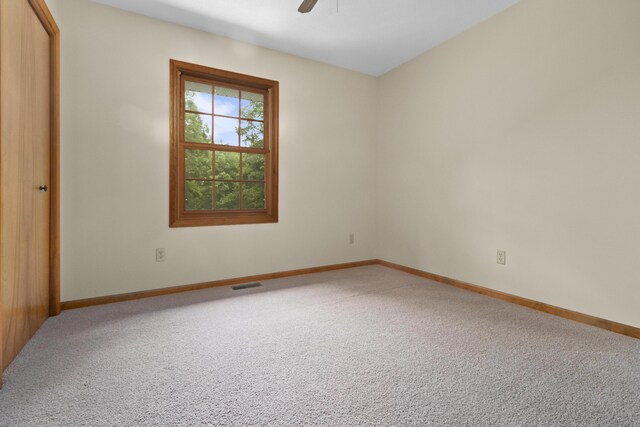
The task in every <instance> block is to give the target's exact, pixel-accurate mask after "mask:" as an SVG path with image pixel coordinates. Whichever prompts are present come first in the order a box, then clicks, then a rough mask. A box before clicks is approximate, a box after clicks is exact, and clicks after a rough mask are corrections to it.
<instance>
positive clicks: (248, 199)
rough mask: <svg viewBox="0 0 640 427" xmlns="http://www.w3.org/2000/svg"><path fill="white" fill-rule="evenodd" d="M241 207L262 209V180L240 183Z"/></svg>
mask: <svg viewBox="0 0 640 427" xmlns="http://www.w3.org/2000/svg"><path fill="white" fill-rule="evenodd" d="M242 208H243V209H264V182H244V183H242Z"/></svg>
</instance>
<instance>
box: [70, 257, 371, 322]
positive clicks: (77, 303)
mask: <svg viewBox="0 0 640 427" xmlns="http://www.w3.org/2000/svg"><path fill="white" fill-rule="evenodd" d="M375 264H378V260H375V259H373V260H367V261H357V262H347V263H344V264H332V265H324V266H321V267H312V268H301V269H298V270H288V271H280V272H277V273H267V274H258V275H255V276H246V277H237V278H232V279H223V280H215V281H212V282H204V283H195V284H192V285H182V286H173V287H170V288H160V289H151V290H148V291H140V292H131V293H127V294H118V295H107V296H103V297H96V298H86V299H79V300H73V301H64V302H62V303H61V308H62V310H73V309H76V308H83V307H91V306H94V305H102V304H111V303H114V302H122V301H131V300H136V299H142V298H150V297H157V296H161V295H170V294H177V293H180V292H189V291H197V290H201V289H208V288H216V287H220V286H230V285H239V284H241V283H250V282H259V281H262V280H270V279H280V278H282V277H290V276H300V275H303V274H311V273H321V272H323V271H333V270H343V269H346V268H354V267H362V266H365V265H375Z"/></svg>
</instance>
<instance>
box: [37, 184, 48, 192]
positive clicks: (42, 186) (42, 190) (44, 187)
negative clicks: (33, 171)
mask: <svg viewBox="0 0 640 427" xmlns="http://www.w3.org/2000/svg"><path fill="white" fill-rule="evenodd" d="M38 190H40V191H41V192H43V193H46V192H47V191H49V187H47V186H46V185H41V186H40V187H38Z"/></svg>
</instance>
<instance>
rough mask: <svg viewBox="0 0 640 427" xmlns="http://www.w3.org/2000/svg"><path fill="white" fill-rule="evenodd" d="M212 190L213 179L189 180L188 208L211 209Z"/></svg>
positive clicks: (193, 209) (194, 209)
mask: <svg viewBox="0 0 640 427" xmlns="http://www.w3.org/2000/svg"><path fill="white" fill-rule="evenodd" d="M212 190H213V183H212V182H211V181H187V197H186V202H187V203H186V205H187V210H188V211H202V210H211V208H212V199H213V196H212Z"/></svg>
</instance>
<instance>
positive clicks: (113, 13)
mask: <svg viewBox="0 0 640 427" xmlns="http://www.w3.org/2000/svg"><path fill="white" fill-rule="evenodd" d="M48 3H49V4H50V7H51V9H52V12H53V14H54V16H55V18H56V20H57V21H58V24H59V25H60V27H61V30H62V58H61V60H62V88H61V90H62V100H61V104H62V111H61V114H62V123H61V125H62V135H61V137H62V146H61V150H62V153H61V154H62V165H61V169H62V170H61V179H62V230H61V231H62V250H61V258H62V259H61V263H62V300H72V299H77V298H85V297H93V296H99V295H107V294H114V293H122V292H131V291H139V290H145V289H150V288H158V287H164V286H173V285H180V284H189V283H195V282H202V281H209V280H216V279H223V278H228V277H238V276H246V275H251V274H259V273H269V272H274V271H280V270H288V269H295V268H303V267H311V266H319V265H324V264H333V263H342V262H348V261H356V260H363V259H370V258H373V257H374V256H375V253H374V249H375V224H374V220H375V215H372V212H373V211H374V210H375V189H374V188H373V186H374V183H375V155H376V153H375V149H374V148H375V147H374V145H372V142H371V141H373V139H374V137H375V131H374V126H375V113H376V107H375V105H376V81H375V79H374V78H372V77H368V76H365V75H362V74H358V73H355V72H350V71H346V70H343V69H339V68H336V67H332V66H328V65H323V64H320V63H317V62H313V61H309V60H304V59H300V58H296V57H293V56H290V55H285V54H282V53H278V52H275V51H271V50H267V49H262V48H258V47H255V46H251V45H247V44H244V43H239V42H235V41H232V40H230V39H226V38H222V37H217V36H214V35H211V34H207V33H203V32H199V31H195V30H191V29H187V28H184V27H180V26H177V25H172V24H169V23H165V22H161V21H157V20H153V19H148V18H145V17H142V16H139V15H135V14H131V13H127V12H123V11H120V10H117V9H113V8H109V7H105V6H102V5H98V4H95V3H91V2H89V1H86V0H49V2H48ZM170 58H175V59H179V60H182V61H188V62H195V63H198V64H202V65H207V66H212V67H217V68H223V69H229V70H233V71H237V72H241V73H247V74H252V75H257V76H260V77H264V78H269V79H274V80H279V81H280V132H281V134H280V147H281V156H280V178H281V179H280V182H281V185H280V223H278V224H266V225H244V226H226V227H200V228H183V229H170V228H169V227H168V223H169V218H168V215H169V195H168V188H169V59H170ZM352 232H353V233H355V234H356V244H355V245H349V234H350V233H352ZM158 247H163V248H166V250H167V261H166V262H164V263H156V262H155V248H158Z"/></svg>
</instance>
